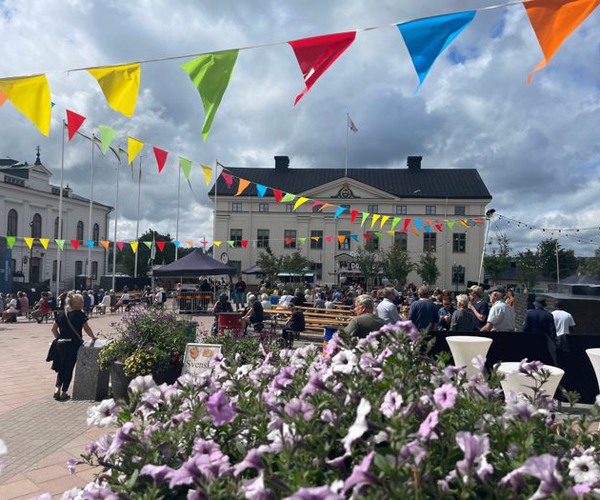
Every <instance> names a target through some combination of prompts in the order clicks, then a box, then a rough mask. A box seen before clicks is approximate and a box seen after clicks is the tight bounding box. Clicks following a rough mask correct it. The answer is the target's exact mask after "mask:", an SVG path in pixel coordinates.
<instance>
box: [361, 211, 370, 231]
mask: <svg viewBox="0 0 600 500" xmlns="http://www.w3.org/2000/svg"><path fill="white" fill-rule="evenodd" d="M369 215H371V214H370V213H369V212H363V213H362V222H361V223H360V227H363V226H364V225H365V222H366V220H367V219H368V218H369Z"/></svg>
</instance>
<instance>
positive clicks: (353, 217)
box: [350, 210, 358, 224]
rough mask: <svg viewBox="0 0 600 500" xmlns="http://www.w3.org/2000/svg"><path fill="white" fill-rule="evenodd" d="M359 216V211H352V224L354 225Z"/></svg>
mask: <svg viewBox="0 0 600 500" xmlns="http://www.w3.org/2000/svg"><path fill="white" fill-rule="evenodd" d="M357 215H358V210H351V211H350V224H354V221H355V220H356V216H357Z"/></svg>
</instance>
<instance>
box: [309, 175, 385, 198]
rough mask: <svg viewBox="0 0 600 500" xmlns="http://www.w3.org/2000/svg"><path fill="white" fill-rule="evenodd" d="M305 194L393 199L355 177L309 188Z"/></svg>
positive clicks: (319, 196) (327, 196)
mask: <svg viewBox="0 0 600 500" xmlns="http://www.w3.org/2000/svg"><path fill="white" fill-rule="evenodd" d="M303 196H306V197H309V198H312V199H334V200H359V199H378V200H383V199H388V200H391V199H393V196H391V195H390V194H389V193H386V192H385V191H381V190H380V189H377V188H374V187H372V186H369V185H367V184H363V183H361V182H358V181H356V180H354V179H348V178H347V177H344V178H342V179H336V180H335V181H332V182H329V183H327V184H324V185H322V186H319V187H318V188H315V189H311V190H308V191H307V192H305V193H303Z"/></svg>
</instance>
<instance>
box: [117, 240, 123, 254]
mask: <svg viewBox="0 0 600 500" xmlns="http://www.w3.org/2000/svg"><path fill="white" fill-rule="evenodd" d="M117 248H118V249H119V251H120V252H122V251H123V242H122V241H117Z"/></svg>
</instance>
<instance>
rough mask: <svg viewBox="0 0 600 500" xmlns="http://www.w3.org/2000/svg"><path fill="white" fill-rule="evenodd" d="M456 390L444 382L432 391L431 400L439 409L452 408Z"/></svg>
mask: <svg viewBox="0 0 600 500" xmlns="http://www.w3.org/2000/svg"><path fill="white" fill-rule="evenodd" d="M457 394H458V391H457V390H456V387H454V386H453V385H452V384H444V385H443V386H441V387H438V388H437V389H436V390H435V391H434V392H433V400H434V401H435V404H436V405H437V406H438V408H439V409H440V410H447V409H449V408H452V407H453V406H454V404H455V403H456V395H457Z"/></svg>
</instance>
